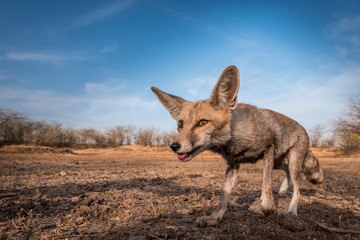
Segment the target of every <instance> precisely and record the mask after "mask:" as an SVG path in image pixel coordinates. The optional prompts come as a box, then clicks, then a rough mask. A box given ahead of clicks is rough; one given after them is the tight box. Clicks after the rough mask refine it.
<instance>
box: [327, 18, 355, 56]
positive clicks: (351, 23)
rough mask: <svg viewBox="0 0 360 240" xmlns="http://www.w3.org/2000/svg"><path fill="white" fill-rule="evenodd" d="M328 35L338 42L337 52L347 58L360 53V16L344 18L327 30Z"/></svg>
mask: <svg viewBox="0 0 360 240" xmlns="http://www.w3.org/2000/svg"><path fill="white" fill-rule="evenodd" d="M325 32H326V35H327V36H328V37H329V38H331V39H333V40H335V41H336V42H337V46H336V47H335V48H336V50H337V51H338V52H339V53H340V55H343V56H347V55H353V54H358V53H359V52H360V15H358V16H352V17H344V18H341V19H338V20H337V22H335V23H333V24H332V25H330V26H328V27H327V28H326V31H325Z"/></svg>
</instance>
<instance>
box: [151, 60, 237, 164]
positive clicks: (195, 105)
mask: <svg viewBox="0 0 360 240" xmlns="http://www.w3.org/2000/svg"><path fill="white" fill-rule="evenodd" d="M239 84H240V79H239V71H238V69H237V68H236V67H235V66H229V67H227V68H226V69H225V70H224V71H223V73H222V74H221V76H220V78H219V80H218V82H217V83H216V85H215V87H214V89H213V90H212V93H211V96H210V98H209V99H207V100H203V101H198V102H189V101H186V100H184V99H182V98H180V97H177V96H174V95H171V94H167V93H165V92H163V91H161V90H159V89H157V88H155V87H151V90H152V91H153V92H154V93H155V95H156V97H157V98H158V99H159V101H160V102H161V103H162V105H163V106H164V107H165V108H166V109H167V110H168V111H169V113H170V115H171V117H173V118H174V119H176V121H177V123H178V127H177V129H178V132H179V135H178V136H177V137H176V138H175V140H174V142H173V143H171V145H170V147H171V149H172V150H173V151H174V152H175V153H177V155H178V158H179V160H181V161H184V162H186V161H190V160H191V159H192V158H193V157H195V156H196V155H198V154H199V153H201V152H202V151H204V150H207V149H209V148H211V147H212V146H219V145H223V144H224V143H226V142H227V141H229V140H230V138H231V131H230V128H231V112H232V110H233V109H235V108H236V105H237V93H238V90H239Z"/></svg>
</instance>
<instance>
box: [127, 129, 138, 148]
mask: <svg viewBox="0 0 360 240" xmlns="http://www.w3.org/2000/svg"><path fill="white" fill-rule="evenodd" d="M135 130H136V128H135V127H134V126H130V125H128V126H125V143H126V145H130V144H131V143H132V141H133V139H134V133H135Z"/></svg>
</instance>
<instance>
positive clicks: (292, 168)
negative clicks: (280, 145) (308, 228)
mask: <svg viewBox="0 0 360 240" xmlns="http://www.w3.org/2000/svg"><path fill="white" fill-rule="evenodd" d="M305 154H306V151H305V152H304V151H301V150H300V149H297V148H293V149H291V150H290V151H289V155H288V157H289V174H290V179H291V181H292V183H293V188H294V192H293V195H292V198H291V202H290V206H289V209H288V210H287V212H286V213H285V215H286V214H293V215H297V206H298V203H299V199H300V190H299V187H300V185H299V178H300V174H301V172H302V163H303V161H304V158H305Z"/></svg>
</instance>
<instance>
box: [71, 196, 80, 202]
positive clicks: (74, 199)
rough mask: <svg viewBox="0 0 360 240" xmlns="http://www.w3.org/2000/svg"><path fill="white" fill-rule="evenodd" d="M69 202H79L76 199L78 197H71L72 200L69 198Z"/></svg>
mask: <svg viewBox="0 0 360 240" xmlns="http://www.w3.org/2000/svg"><path fill="white" fill-rule="evenodd" d="M71 201H72V202H78V201H79V198H78V197H72V198H71Z"/></svg>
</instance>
